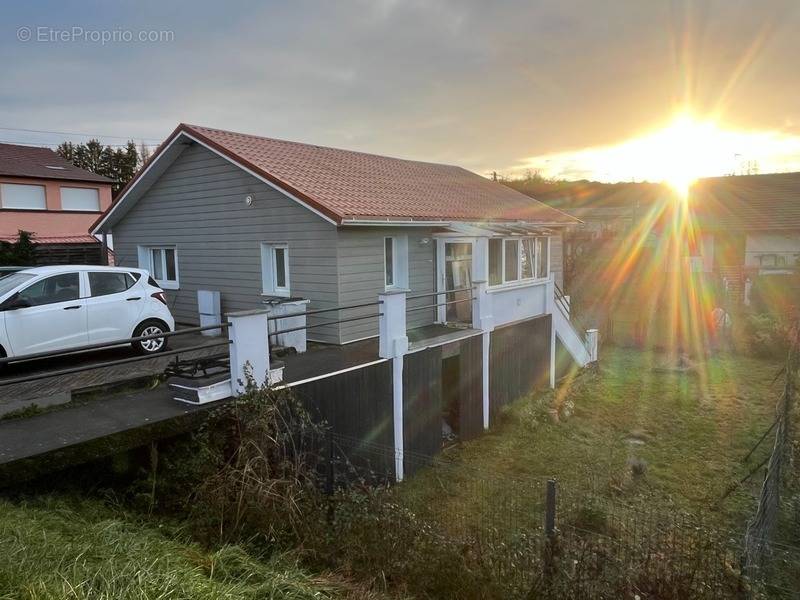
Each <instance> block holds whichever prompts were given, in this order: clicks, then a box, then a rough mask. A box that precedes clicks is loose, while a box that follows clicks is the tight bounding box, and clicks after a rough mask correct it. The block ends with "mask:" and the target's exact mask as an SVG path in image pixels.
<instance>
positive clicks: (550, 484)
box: [543, 479, 557, 581]
mask: <svg viewBox="0 0 800 600" xmlns="http://www.w3.org/2000/svg"><path fill="white" fill-rule="evenodd" d="M544 533H545V540H544V557H543V558H544V560H543V567H544V573H543V575H544V578H545V581H547V580H549V579H550V578H551V577H552V576H553V575H554V574H555V570H556V555H557V537H556V533H557V529H556V480H555V479H548V480H547V494H546V496H545V504H544Z"/></svg>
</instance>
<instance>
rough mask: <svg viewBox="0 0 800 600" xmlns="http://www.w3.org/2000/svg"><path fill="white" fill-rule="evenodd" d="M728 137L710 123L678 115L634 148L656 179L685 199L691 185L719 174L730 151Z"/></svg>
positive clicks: (641, 139) (686, 115)
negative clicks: (646, 158) (722, 161)
mask: <svg viewBox="0 0 800 600" xmlns="http://www.w3.org/2000/svg"><path fill="white" fill-rule="evenodd" d="M728 137H729V136H728V135H727V133H726V132H725V131H724V130H722V129H720V128H719V127H717V126H716V124H714V123H713V122H711V121H698V120H696V119H695V118H694V117H692V116H691V115H689V114H681V115H678V116H676V117H675V118H674V119H673V121H672V122H671V123H670V124H669V125H667V126H666V127H664V128H663V129H661V130H658V131H656V132H654V133H652V134H650V135H649V136H645V137H643V138H640V140H639V142H640V143H639V144H637V146H640V148H639V150H641V151H642V155H643V156H648V157H649V159H650V160H651V161H653V165H652V169H653V170H654V174H655V175H656V178H657V179H660V180H661V181H663V182H664V183H667V184H669V185H670V186H671V187H672V188H673V189H674V190H675V191H676V192H677V193H679V194H680V195H681V196H682V197H686V196H687V194H688V192H689V187H690V186H691V185H692V183H694V182H695V181H696V180H697V179H699V178H700V177H704V176H708V175H710V174H712V173H715V172H718V171H719V169H720V164H719V163H720V161H721V160H726V161H727V160H729V157H730V155H731V154H732V152H733V150H732V149H731V147H730V140H729V139H728Z"/></svg>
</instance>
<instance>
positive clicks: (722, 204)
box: [689, 173, 800, 231]
mask: <svg viewBox="0 0 800 600" xmlns="http://www.w3.org/2000/svg"><path fill="white" fill-rule="evenodd" d="M689 199H690V204H689V205H690V207H691V209H692V211H693V213H694V215H695V217H696V218H697V220H698V223H699V224H700V226H701V227H702V228H704V229H709V230H711V229H717V230H737V231H791V230H794V231H797V230H800V173H769V174H764V175H735V176H728V177H710V178H708V179H700V180H698V181H697V183H695V184H694V185H693V186H692V189H691V191H690V196H689Z"/></svg>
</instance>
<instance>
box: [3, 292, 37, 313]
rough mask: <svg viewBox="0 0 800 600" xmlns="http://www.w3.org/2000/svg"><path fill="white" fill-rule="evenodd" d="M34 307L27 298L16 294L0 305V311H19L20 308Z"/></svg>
mask: <svg viewBox="0 0 800 600" xmlns="http://www.w3.org/2000/svg"><path fill="white" fill-rule="evenodd" d="M31 306H33V305H32V304H31V303H30V302H29V301H28V300H27V299H26V298H23V297H22V296H19V295H17V294H15V295H14V296H11V298H9V299H8V300H6V301H5V302H3V304H2V305H0V310H17V309H18V308H29V307H31Z"/></svg>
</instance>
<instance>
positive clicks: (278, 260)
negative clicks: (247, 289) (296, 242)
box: [261, 244, 289, 297]
mask: <svg viewBox="0 0 800 600" xmlns="http://www.w3.org/2000/svg"><path fill="white" fill-rule="evenodd" d="M261 289H262V292H263V293H264V294H267V295H270V296H284V297H287V296H289V246H288V245H287V244H261Z"/></svg>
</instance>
